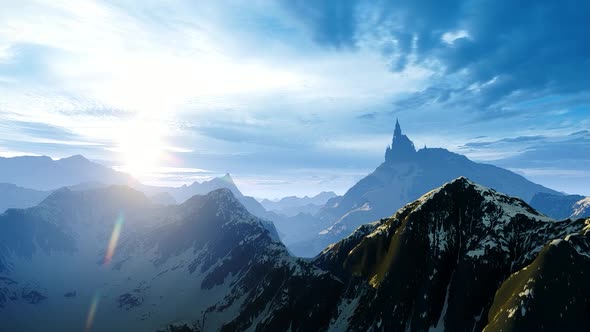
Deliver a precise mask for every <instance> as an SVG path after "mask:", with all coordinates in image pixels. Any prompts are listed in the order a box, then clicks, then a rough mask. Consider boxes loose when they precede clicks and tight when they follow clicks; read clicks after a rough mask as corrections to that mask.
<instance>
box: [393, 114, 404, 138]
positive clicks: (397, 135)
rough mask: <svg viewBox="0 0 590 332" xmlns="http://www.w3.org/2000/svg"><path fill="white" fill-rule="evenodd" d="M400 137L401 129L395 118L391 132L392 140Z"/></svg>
mask: <svg viewBox="0 0 590 332" xmlns="http://www.w3.org/2000/svg"><path fill="white" fill-rule="evenodd" d="M401 135H402V128H401V127H400V126H399V121H398V119H397V118H396V119H395V130H394V131H393V138H394V139H395V138H396V137H401Z"/></svg>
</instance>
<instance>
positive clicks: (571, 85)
mask: <svg viewBox="0 0 590 332" xmlns="http://www.w3.org/2000/svg"><path fill="white" fill-rule="evenodd" d="M335 3H337V4H335ZM298 5H300V6H301V2H298ZM305 5H306V7H305V8H306V11H294V12H293V13H294V15H296V16H297V17H299V18H300V20H301V21H302V22H304V23H306V24H307V25H308V27H309V28H310V29H312V30H313V31H315V35H316V36H318V38H316V40H317V42H319V43H322V44H325V45H326V46H328V47H333V46H340V47H342V46H347V47H350V48H352V47H356V46H358V45H361V44H364V45H366V44H373V45H376V46H379V47H381V48H382V50H383V54H384V55H385V56H389V57H390V59H391V61H393V62H394V64H393V65H392V68H394V70H401V69H403V68H405V67H407V66H408V65H411V64H413V65H416V64H420V65H424V66H431V67H435V68H438V73H439V74H440V77H441V79H442V80H443V81H446V82H447V86H442V87H441V86H440V84H439V85H438V86H437V87H435V88H434V90H429V92H428V95H429V96H430V98H428V100H430V101H431V102H434V103H437V104H438V106H439V107H441V108H442V107H445V106H451V105H457V104H463V105H464V107H468V108H472V109H474V110H478V111H481V112H497V113H503V112H504V111H505V110H508V111H509V109H510V107H511V105H512V104H514V103H516V102H518V101H523V100H527V99H535V98H540V97H543V96H551V95H557V94H576V93H579V92H580V91H587V88H588V86H589V85H590V75H587V73H588V72H590V43H588V42H587V37H588V32H589V31H588V24H587V22H588V20H589V19H590V3H588V2H585V3H580V2H579V1H563V2H555V1H552V0H545V1H532V0H531V1H524V2H523V1H519V2H499V1H491V0H490V1H474V0H457V1H444V2H434V3H433V2H425V1H394V2H390V1H376V2H373V1H344V2H314V1H307V2H305ZM334 7H336V8H334ZM330 12H336V13H338V14H337V15H334V16H332V17H331V16H330V15H329V13H330ZM498 18H502V19H498ZM335 22H338V24H335ZM328 34H330V35H332V36H334V39H327V38H321V36H324V35H328ZM445 78H446V79H445ZM423 97H424V96H423ZM409 98H410V99H411V100H414V103H413V105H414V106H420V103H425V102H427V101H426V100H424V99H422V100H416V99H415V96H409ZM586 101H588V98H586ZM520 112H533V110H528V111H523V110H521V111H520Z"/></svg>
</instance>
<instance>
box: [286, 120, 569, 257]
mask: <svg viewBox="0 0 590 332" xmlns="http://www.w3.org/2000/svg"><path fill="white" fill-rule="evenodd" d="M459 176H466V177H468V178H470V179H472V180H473V181H475V182H477V183H481V184H482V185H485V186H487V187H490V188H493V189H495V190H498V191H500V192H503V193H506V194H508V195H511V196H516V197H519V198H521V199H523V200H524V201H527V202H528V201H529V200H530V199H531V198H532V197H533V196H534V195H535V194H536V193H539V192H544V193H551V194H556V195H559V193H558V192H556V191H554V190H551V189H548V188H545V187H543V186H541V185H538V184H535V183H533V182H531V181H529V180H527V179H525V178H524V177H522V176H520V175H518V174H515V173H513V172H511V171H508V170H506V169H503V168H499V167H496V166H493V165H488V164H481V163H476V162H473V161H471V160H469V159H468V158H467V157H465V156H463V155H459V154H456V153H453V152H450V151H447V150H445V149H440V148H426V147H425V148H423V149H420V150H418V151H416V150H415V149H414V144H413V143H412V141H411V140H410V139H409V138H408V137H407V136H406V135H404V134H402V131H401V128H400V126H399V124H397V125H396V130H395V133H394V137H393V141H392V144H391V146H390V147H389V148H388V149H387V151H386V160H385V162H384V163H382V164H381V165H380V166H379V167H377V169H375V171H373V172H372V173H371V174H369V175H367V176H366V177H365V178H363V179H361V180H360V181H359V182H357V183H356V184H355V185H354V186H352V187H351V188H350V189H349V190H348V191H347V192H346V193H345V194H344V196H342V197H341V198H340V197H339V198H338V199H337V200H332V201H328V202H327V203H326V205H325V206H324V207H323V208H322V209H321V210H320V211H319V212H318V213H317V214H316V215H315V216H316V218H317V219H318V221H316V225H314V226H313V229H314V230H315V229H317V228H321V230H320V231H319V232H317V233H315V234H308V238H307V240H302V241H301V242H300V243H296V244H292V245H290V247H289V248H290V249H291V250H292V251H293V252H294V253H296V254H298V255H301V256H314V255H316V254H317V253H318V252H319V251H320V250H321V249H322V248H323V247H325V246H327V245H328V244H330V243H333V242H336V241H338V240H340V239H342V238H344V237H346V236H348V235H349V234H350V233H351V232H352V231H353V230H354V229H356V228H357V227H358V226H360V225H361V224H363V223H366V222H367V221H371V220H378V219H379V218H384V217H387V216H390V215H392V214H393V213H394V212H395V211H396V210H397V209H399V208H401V207H402V206H404V205H405V204H407V203H409V202H411V201H413V200H415V199H417V198H418V197H420V196H421V195H422V194H423V193H425V192H427V191H430V190H432V189H434V188H437V187H439V186H441V185H442V184H444V183H446V182H448V181H451V180H452V179H455V178H457V177H459Z"/></svg>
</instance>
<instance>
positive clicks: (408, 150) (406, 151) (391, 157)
mask: <svg viewBox="0 0 590 332" xmlns="http://www.w3.org/2000/svg"><path fill="white" fill-rule="evenodd" d="M415 153H416V148H415V147H414V143H412V141H411V140H410V139H409V138H408V136H406V135H404V134H402V128H401V127H400V125H399V120H398V119H395V130H394V131H393V139H392V140H391V146H388V147H387V149H386V150H385V162H396V161H408V160H412V159H413V158H414V154H415Z"/></svg>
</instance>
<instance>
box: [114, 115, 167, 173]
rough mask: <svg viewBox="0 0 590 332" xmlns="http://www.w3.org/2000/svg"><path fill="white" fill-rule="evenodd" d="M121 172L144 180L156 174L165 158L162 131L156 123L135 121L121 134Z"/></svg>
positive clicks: (119, 148) (119, 149) (119, 150)
mask: <svg viewBox="0 0 590 332" xmlns="http://www.w3.org/2000/svg"><path fill="white" fill-rule="evenodd" d="M118 136H119V139H118V140H119V147H118V149H117V150H118V152H119V153H120V154H121V157H120V160H121V162H122V165H121V167H120V170H122V171H124V172H127V173H129V174H131V175H133V176H134V177H136V178H138V179H139V178H142V177H144V176H147V175H148V174H149V173H151V172H154V171H155V170H156V169H157V167H158V166H159V163H160V162H161V159H162V157H163V150H164V145H163V142H162V130H161V128H160V126H158V124H156V123H151V122H143V121H134V122H132V123H130V124H129V125H127V126H125V128H124V129H123V130H121V132H120V133H119V135H118Z"/></svg>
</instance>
